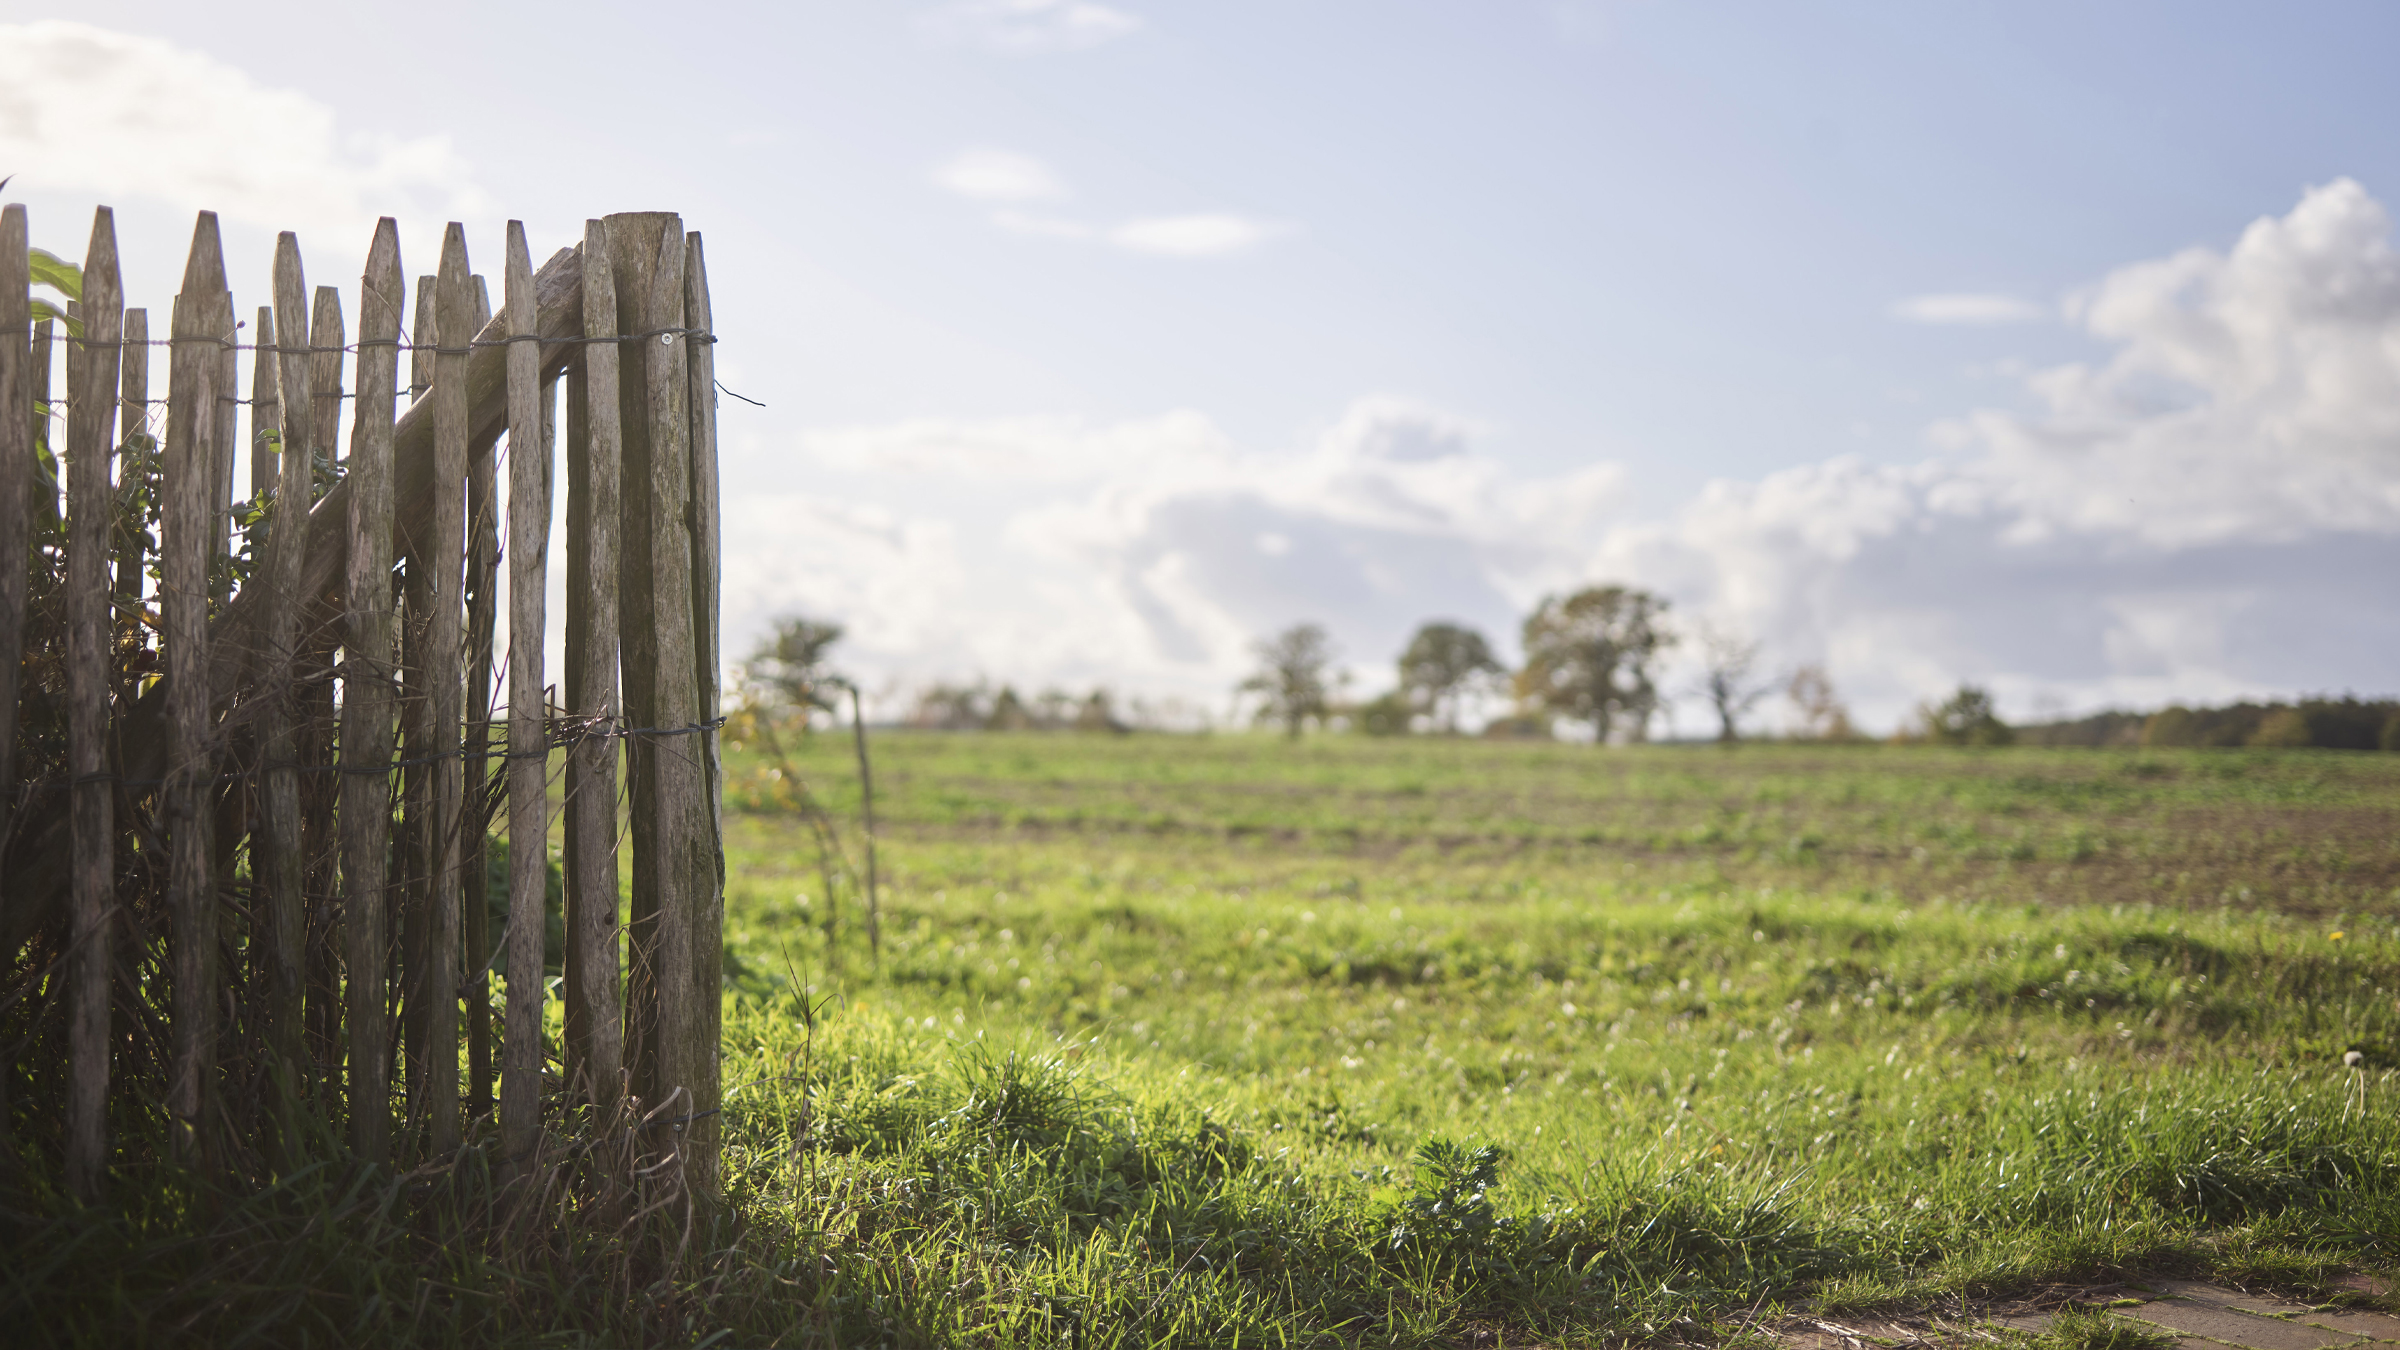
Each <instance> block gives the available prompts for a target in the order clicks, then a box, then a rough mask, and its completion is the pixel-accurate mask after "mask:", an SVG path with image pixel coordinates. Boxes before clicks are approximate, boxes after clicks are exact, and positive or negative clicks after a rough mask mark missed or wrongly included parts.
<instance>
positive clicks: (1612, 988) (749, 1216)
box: [8, 732, 2400, 1350]
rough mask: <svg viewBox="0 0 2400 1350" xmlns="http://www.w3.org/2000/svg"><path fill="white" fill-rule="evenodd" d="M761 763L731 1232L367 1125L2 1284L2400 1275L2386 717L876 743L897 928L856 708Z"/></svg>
mask: <svg viewBox="0 0 2400 1350" xmlns="http://www.w3.org/2000/svg"><path fill="white" fill-rule="evenodd" d="M785 748H786V749H787V750H788V751H789V755H788V757H785V756H780V755H777V754H774V753H770V752H769V751H768V750H767V749H766V748H765V747H764V745H763V744H761V743H758V742H755V741H748V740H742V739H735V740H732V741H730V742H729V744H728V756H727V761H726V768H727V778H726V796H725V812H724V822H725V831H726V844H727V855H728V856H727V863H728V896H727V922H726V954H727V972H728V978H727V989H726V995H725V997H726V1003H725V1044H724V1062H723V1063H724V1080H725V1082H726V1084H727V1085H728V1089H729V1091H728V1096H727V1102H726V1110H725V1119H724V1126H725V1139H726V1153H725V1169H724V1175H725V1179H726V1185H727V1189H728V1200H729V1202H730V1203H729V1204H728V1205H727V1206H726V1208H725V1210H724V1211H723V1213H722V1215H721V1216H720V1222H719V1223H717V1224H716V1225H715V1226H713V1227H708V1226H703V1227H701V1228H698V1229H694V1230H690V1231H680V1230H679V1233H678V1234H674V1235H670V1237H671V1240H670V1241H668V1242H667V1243H666V1245H665V1247H659V1246H657V1245H655V1244H654V1245H652V1246H650V1247H646V1248H643V1252H648V1253H649V1254H648V1255H644V1254H643V1252H635V1251H632V1250H631V1248H629V1247H628V1246H627V1243H626V1241H625V1240H624V1239H623V1237H622V1230H618V1231H617V1232H615V1233H614V1234H612V1231H611V1230H609V1229H607V1228H606V1227H605V1224H603V1225H602V1226H599V1227H594V1226H592V1225H591V1224H590V1223H588V1222H586V1221H585V1220H583V1219H577V1218H575V1217H574V1216H573V1215H571V1214H569V1213H568V1212H567V1209H566V1208H565V1207H564V1203H563V1202H562V1207H561V1208H560V1209H559V1210H558V1211H557V1213H558V1215H559V1218H558V1221H557V1223H556V1224H554V1225H553V1226H551V1227H549V1228H544V1227H543V1226H542V1223H543V1222H547V1221H539V1220H537V1219H528V1218H525V1217H524V1216H523V1212H521V1211H520V1212H513V1213H515V1215H516V1216H515V1217H511V1214H512V1211H510V1210H509V1209H508V1207H506V1206H494V1205H492V1204H491V1203H490V1201H489V1198H488V1196H489V1191H488V1185H486V1183H483V1182H479V1181H477V1177H478V1175H480V1174H478V1173H476V1172H475V1171H474V1169H473V1168H472V1167H470V1166H468V1165H466V1164H464V1163H462V1164H460V1165H458V1166H456V1167H453V1168H451V1169H449V1171H448V1172H446V1173H445V1175H447V1176H449V1178H450V1182H449V1184H448V1185H447V1186H444V1185H440V1184H436V1183H435V1181H433V1180H429V1179H428V1177H429V1175H430V1174H426V1173H423V1172H422V1171H420V1173H417V1174H411V1177H409V1178H401V1179H398V1180H393V1179H390V1178H380V1179H379V1178H377V1177H375V1176H373V1175H370V1174H368V1173H367V1172H365V1171H363V1170H362V1169H358V1168H356V1167H355V1166H348V1165H344V1164H342V1163H341V1162H340V1161H339V1160H338V1159H333V1160H329V1161H328V1162H326V1163H324V1164H322V1165H318V1166H313V1167H309V1168H303V1169H300V1170H298V1171H297V1172H295V1173H294V1174H293V1175H292V1176H291V1177H290V1178H288V1179H287V1180H286V1181H284V1182H280V1183H278V1185H277V1187H275V1188H273V1189H272V1190H271V1191H270V1193H268V1194H266V1195H263V1196H257V1197H251V1198H247V1199H242V1200H239V1201H222V1200H220V1201H213V1202H210V1203H208V1204H196V1203H191V1202H189V1201H185V1200H178V1199H177V1198H176V1197H177V1196H178V1195H179V1194H187V1193H186V1192H178V1191H177V1190H176V1189H175V1188H174V1187H173V1186H160V1187H154V1188H151V1189H150V1190H147V1191H142V1192H140V1193H139V1194H140V1195H141V1196H144V1197H147V1198H146V1199H143V1200H141V1201H140V1202H139V1203H130V1202H129V1203H128V1205H127V1206H126V1208H125V1212H124V1213H123V1214H121V1215H118V1216H115V1217H93V1216H91V1215H88V1214H86V1215H77V1214H69V1215H66V1216H64V1217H58V1218H54V1219H50V1220H47V1221H45V1222H44V1223H43V1224H40V1225H36V1226H34V1227H33V1228H29V1229H24V1230H22V1231H21V1233H20V1237H21V1239H22V1240H21V1241H19V1242H18V1243H17V1244H16V1245H15V1246H14V1248H13V1250H14V1252H15V1253H16V1255H15V1257H14V1258H12V1259H14V1260H16V1261H17V1262H18V1263H19V1266H18V1269H17V1270H16V1271H15V1273H14V1274H12V1275H11V1277H10V1279H9V1282H8V1283H9V1293H10V1299H9V1303H10V1304H11V1310H10V1315H11V1316H17V1315H27V1316H38V1317H39V1318H40V1319H41V1320H40V1321H38V1322H36V1323H32V1325H39V1326H42V1327H44V1328H45V1329H46V1330H48V1331H49V1332H50V1335H48V1336H47V1337H45V1338H44V1339H47V1340H50V1341H53V1342H55V1343H60V1344H71V1343H86V1342H88V1343H95V1344H96V1343H102V1342H110V1343H128V1344H130V1343H160V1344H166V1343H206V1344H234V1343H240V1342H242V1341H243V1340H244V1339H245V1338H247V1339H249V1340H252V1341H256V1342H257V1343H263V1344H281V1345H299V1344H316V1343H327V1344H343V1345H363V1344H416V1343H437V1342H439V1343H458V1344H470V1343H494V1344H500V1343H506V1344H537V1343H538V1344H559V1345H574V1344H601V1345H608V1344H627V1343H634V1342H646V1343H655V1344H708V1345H724V1346H737V1345H738V1346H749V1345H826V1346H833V1345H840V1346H852V1347H856V1346H881V1345H888V1346H949V1345H964V1346H1035V1345H1040V1346H1075V1347H1083V1346H1165V1345H1192V1346H1229V1345H1277V1346H1383V1345H1392V1346H1479V1345H1535V1344H1538V1345H1557V1346H1566V1345H1589V1344H1625V1343H1634V1342H1639V1343H1646V1344H1685V1345H1736V1346H1739V1345H1761V1344H1764V1341H1765V1338H1766V1337H1767V1335H1768V1334H1769V1333H1770V1331H1771V1329H1772V1328H1774V1327H1775V1326H1777V1325H1778V1323H1779V1321H1780V1320H1781V1319H1782V1318H1784V1317H1785V1316H1786V1315H1787V1314H1788V1313H1791V1312H1795V1311H1810V1312H1814V1313H1817V1314H1821V1315H1826V1316H1836V1315H1840V1314H1844V1313H1857V1312H1861V1311H1864V1310H1893V1309H1918V1310H1939V1311H1941V1312H1942V1313H1943V1314H1944V1315H1945V1316H1946V1317H1947V1318H1948V1319H1949V1320H1950V1321H1951V1322H1953V1323H1972V1322H1974V1321H1975V1320H1976V1319H1977V1318H1978V1317H1979V1316H1981V1315H1982V1314H1983V1313H1984V1312H1986V1311H1989V1310H1992V1309H1995V1308H1998V1307H2002V1306H2007V1305H2010V1304H2011V1303H2012V1302H2016V1301H2022V1300H2024V1299H2026V1298H2029V1297H2032V1298H2036V1299H2040V1298H2045V1297H2046V1298H2049V1299H2050V1301H2052V1302H2055V1301H2056V1291H2059V1290H2073V1289H2081V1288H2085V1287H2088V1286H2091V1285H2093V1284H2095V1283H2100V1282H2105V1281H2107V1280H2110V1279H2115V1278H2119V1277H2122V1276H2126V1275H2142V1274H2147V1275H2166V1274H2185V1275H2207V1276H2211V1277H2213V1278H2217V1279H2221V1280H2227V1281H2232V1282H2237V1283H2241V1284H2244V1285H2247V1286H2252V1287H2263V1288H2271V1289H2276V1290H2280V1291H2284V1292H2288V1293H2296V1294H2301V1295H2304V1296H2308V1297H2312V1298H2322V1297H2344V1298H2359V1297H2366V1296H2365V1295H2359V1294H2356V1293H2345V1292H2343V1290H2342V1288H2341V1287H2340V1286H2338V1285H2337V1284H2336V1280H2337V1277H2338V1276H2339V1275H2340V1274H2341V1273H2342V1272H2345V1271H2353V1272H2359V1271H2363V1272H2369V1273H2374V1274H2379V1275H2380V1276H2381V1277H2383V1278H2384V1279H2385V1280H2386V1281H2387V1284H2388V1282H2389V1281H2390V1280H2391V1278H2392V1277H2393V1276H2395V1275H2400V1249H2396V1244H2400V1238H2396V1236H2395V1235H2400V755H2380V754H2369V753H2354V752H2334V751H2307V750H2275V751H2246V750H2243V751H2235V750H2175V751H2101V750H2053V749H2028V748H2011V749H1995V750H1945V749H1939V748H1933V747H1924V746H1912V747H1899V746H1884V745H1797V744H1758V745H1742V746H1736V747H1730V748H1721V747H1714V746H1648V747H1628V748H1612V749H1605V750H1600V749H1594V748H1592V747H1588V746H1570V745H1554V744H1534V743H1522V742H1516V743H1510V742H1482V741H1469V740H1450V739H1432V738H1426V739H1401V740H1369V739H1364V738H1350V737H1320V738H1311V739H1305V740H1302V741H1300V742H1298V743H1288V742H1285V741H1283V740H1281V739H1279V738H1274V737H1269V736H1264V735H1219V736H1166V735H1133V736H1125V737H1109V736H1078V735H1067V734H1055V735H1046V734H977V733H966V734H947V733H912V732H892V733H886V734H880V735H878V736H877V737H876V738H875V742H874V753H875V771H876V789H877V793H876V806H877V816H878V821H879V826H880V828H879V832H878V841H877V844H878V846H877V862H878V872H879V882H880V884H879V887H878V889H879V893H880V896H879V898H880V923H879V925H878V928H879V932H878V934H877V940H876V941H874V942H872V943H871V942H870V935H869V930H868V925H867V923H866V915H865V912H864V903H863V895H862V889H863V888H862V887H861V885H860V884H859V882H860V880H861V878H860V875H859V874H860V873H862V872H863V870H864V861H865V858H864V850H863V847H862V844H863V840H862V839H861V837H860V832H859V829H858V818H859V811H858V808H859V805H860V803H859V800H858V788H859V783H858V777H857V773H856V770H855V766H854V763H853V761H852V759H851V746H850V742H849V738H848V737H846V736H839V735H827V734H817V735H813V736H808V737H799V738H794V737H787V738H786V739H785ZM803 786H804V787H805V789H806V791H807V793H808V794H809V796H810V798H811V800H814V801H816V802H817V803H819V804H821V805H822V806H823V807H824V808H825V810H826V812H827V813H828V815H829V817H830V818H831V819H832V820H834V821H835V822H836V823H837V824H838V826H839V833H840V840H839V850H838V852H833V853H825V852H821V851H820V848H819V843H818V835H817V834H816V832H815V831H813V830H812V829H811V827H810V826H809V824H808V821H807V819H806V817H805V816H804V815H803V813H802V812H801V811H799V810H798V809H797V807H798V804H799V801H800V791H801V789H802V788H803ZM476 1138H478V1139H479V1140H482V1139H483V1138H484V1136H481V1135H477V1136H476ZM484 1146H485V1145H484V1144H479V1145H478V1147H484ZM478 1156H480V1155H478ZM479 1187H481V1189H479ZM143 1205H147V1206H148V1208H146V1209H145V1208H143V1207H142V1206H143ZM612 1222H613V1221H612ZM529 1225H530V1226H529ZM579 1225H581V1226H579ZM635 1245H639V1244H635ZM670 1248H671V1249H672V1253H673V1256H672V1259H671V1260H669V1259H666V1258H663V1257H661V1256H659V1255H658V1253H659V1252H661V1251H664V1250H667V1249H670ZM37 1259H38V1261H39V1262H40V1263H42V1264H41V1266H40V1268H39V1269H35V1268H33V1267H32V1266H29V1265H26V1264H24V1263H26V1262H30V1261H35V1260H37ZM68 1270H78V1271H82V1272H84V1275H83V1277H82V1278H81V1279H79V1280H70V1279H67V1278H65V1277H64V1276H63V1275H60V1276H55V1277H54V1276H53V1275H51V1274H50V1273H49V1272H53V1271H58V1272H63V1271H68ZM95 1270H97V1271H103V1272H106V1273H107V1276H106V1279H105V1280H103V1281H100V1282H95V1281H94V1279H93V1278H92V1277H91V1276H90V1272H91V1271H95ZM2046 1291H2047V1292H2046ZM34 1309H38V1310H39V1311H38V1314H37V1313H34V1312H33V1311H31V1310H34ZM2057 1325H2058V1328H2059V1329H2058V1330H2057V1331H2055V1332H2054V1333H2052V1334H2051V1335H2050V1337H2049V1339H2050V1340H2051V1341H2052V1342H2053V1345H2054V1350H2096V1348H2097V1347H2098V1346H2100V1345H2102V1344H2109V1345H2117V1346H2125V1345H2130V1344H2132V1342H2131V1341H2129V1340H2127V1339H2126V1337H2125V1335H2124V1329H2123V1328H2122V1327H2121V1326H2112V1325H2111V1324H2109V1323H2108V1322H2106V1321H2105V1320H2103V1319H2097V1318H2079V1319H2068V1320H2063V1321H2061V1322H2060V1323H2059V1324H2057ZM2006 1338H2014V1339H2017V1340H2023V1339H2024V1337H2023V1336H2022V1335H2021V1334H2018V1333H2009V1334H2008V1337H2005V1338H2004V1339H2006Z"/></svg>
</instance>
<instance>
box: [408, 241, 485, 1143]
mask: <svg viewBox="0 0 2400 1350" xmlns="http://www.w3.org/2000/svg"><path fill="white" fill-rule="evenodd" d="M475 330H476V325H475V311H474V292H473V289H472V285H471V282H470V279H469V277H468V272H467V234H466V228H465V227H464V226H462V225H460V224H458V223H457V222H455V221H453V222H451V224H450V227H449V229H448V230H447V231H445V233H444V235H443V238H442V262H441V269H440V271H439V273H438V279H437V280H436V282H435V285H434V334H435V336H436V337H437V338H438V340H439V341H440V344H441V350H440V351H439V352H437V353H436V354H435V357H434V370H433V392H432V393H431V394H430V395H428V397H429V398H430V399H432V401H433V415H434V470H433V521H432V529H431V531H430V532H429V533H428V536H427V538H426V539H425V541H424V542H423V543H422V544H421V545H419V547H418V550H417V551H418V554H419V556H421V557H424V558H427V559H428V560H429V561H430V563H431V568H430V570H431V572H432V574H433V603H432V607H431V609H430V611H429V612H428V613H427V615H426V640H425V668H426V670H427V671H428V672H429V674H428V679H427V682H426V685H427V695H428V702H429V703H430V705H431V714H432V735H431V736H430V738H429V742H428V749H429V751H430V752H431V753H433V754H435V755H437V756H439V758H438V759H437V760H436V761H435V763H434V765H433V813H432V820H431V826H432V830H433V838H432V849H431V853H432V855H433V909H432V914H431V915H430V918H431V923H430V924H429V925H428V938H429V940H428V942H427V944H426V950H425V952H424V953H422V954H421V959H422V960H424V962H425V965H426V972H425V980H424V984H423V988H424V991H425V1006H426V1010H427V1013H428V1017H427V1019H426V1028H425V1043H424V1045H422V1046H420V1047H418V1048H417V1049H416V1051H415V1052H414V1054H415V1056H416V1058H417V1059H418V1060H419V1061H420V1062H421V1064H422V1066H423V1072H424V1079H423V1081H424V1095H423V1099H422V1101H421V1102H420V1101H418V1100H416V1099H414V1098H412V1099H411V1101H410V1103H409V1110H410V1113H411V1115H413V1116H415V1117H416V1118H417V1119H419V1120H421V1121H422V1122H423V1123H424V1128H425V1140H426V1147H427V1149H428V1151H429V1152H430V1154H431V1156H433V1157H436V1158H442V1157H447V1156H449V1155H450V1154H452V1153H454V1152H456V1151H457V1149H458V1139H459V1118H458V1052H457V1046H458V958H459V941H460V933H459V906H460V903H461V899H462V893H463V891H464V885H465V881H466V878H465V877H464V876H463V875H462V869H461V866H460V864H461V863H462V861H463V860H464V859H465V857H466V855H467V850H466V849H465V847H464V845H465V842H466V841H465V839H464V838H463V827H464V825H465V820H464V818H463V817H464V807H465V805H466V794H465V772H464V771H465V765H464V763H463V762H462V761H461V758H460V755H461V752H462V749H463V747H462V744H461V740H460V726H459V722H460V714H461V711H462V710H461V707H460V698H461V692H462V691H461V689H460V671H461V668H462V667H461V661H462V659H463V657H464V652H463V651H462V649H461V638H462V634H461V632H460V627H461V618H462V615H461V603H462V600H463V590H464V583H465V577H464V575H463V574H464V571H465V566H466V543H467V540H466V514H465V513H466V476H467V456H468V453H469V450H470V440H471V436H472V430H473V429H472V428H471V427H470V425H469V423H468V398H467V352H466V347H467V344H468V343H469V342H471V341H473V340H474V336H475ZM478 880H480V878H479V879H478Z"/></svg>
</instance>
